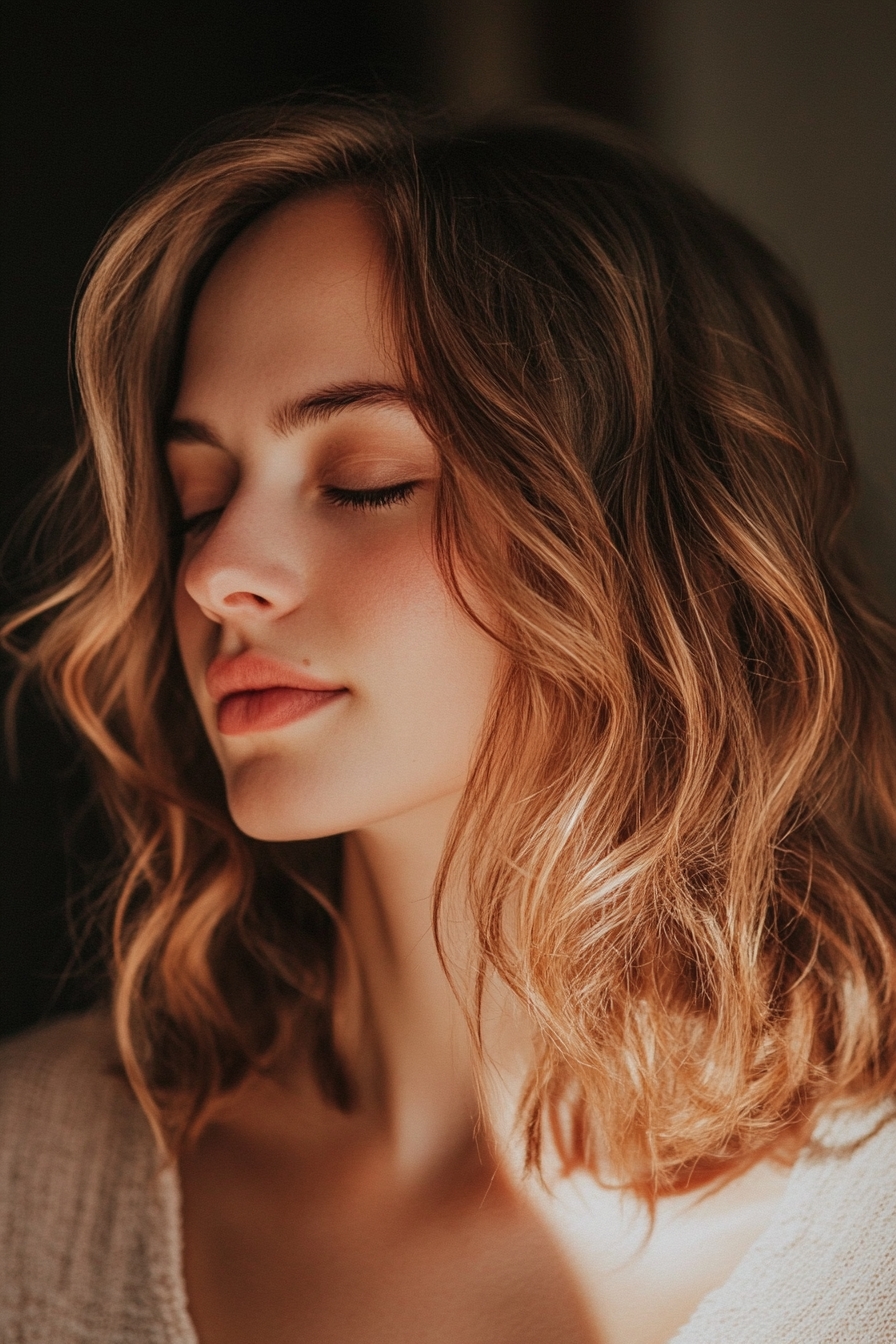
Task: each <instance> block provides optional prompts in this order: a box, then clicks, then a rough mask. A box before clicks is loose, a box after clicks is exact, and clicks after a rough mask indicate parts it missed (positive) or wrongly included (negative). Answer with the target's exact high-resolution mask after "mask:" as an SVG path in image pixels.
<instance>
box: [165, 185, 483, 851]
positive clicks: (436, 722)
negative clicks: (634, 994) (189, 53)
mask: <svg viewBox="0 0 896 1344" xmlns="http://www.w3.org/2000/svg"><path fill="white" fill-rule="evenodd" d="M382 284H383V281H382V272H381V266H380V259H379V248H378V242H377V238H376V234H375V231H374V228H373V225H372V223H371V221H370V219H369V218H368V216H367V214H366V212H365V210H364V208H363V206H362V205H361V204H360V203H359V202H358V200H357V198H355V197H354V196H352V195H351V194H350V193H349V192H347V191H332V192H328V193H326V194H322V195H320V196H317V197H313V198H310V199H306V200H302V201H290V202H287V203H285V204H283V205H281V206H279V207H278V208H277V209H276V210H273V211H272V212H270V213H269V214H267V215H266V216H264V217H263V218H262V219H260V220H259V221H257V222H256V223H255V224H254V225H252V226H251V227H250V228H249V229H248V230H246V232H245V233H244V234H242V235H241V236H240V237H239V238H238V239H237V241H236V242H235V243H234V244H233V245H232V246H231V248H230V249H229V250H228V251H227V253H226V254H225V255H224V257H223V258H222V259H221V261H220V262H219V263H218V265H217V266H216V267H215V269H214V270H213V271H212V274H211V276H210V277H209V279H208V281H207V282H206V285H205V287H204V288H203V290H202V293H201V294H200V297H199V301H198V303H197V305H196V310H195V313H194V315H193V319H192V322H191V326H190V331H189V337H188V341H187V348H186V354H185V358H184V367H183V374H182V379H181V385H180V389H179V393H178V396H177V402H176V405H175V408H174V413H173V424H172V428H171V434H170V439H169V443H168V448H167V455H168V462H169V466H170V470H171V474H172V478H173V480H174V485H175V489H176V491H177V495H178V499H179V501H180V505H181V510H182V512H183V516H184V519H185V537H184V558H183V562H182V564H181V568H180V572H179V577H178V585H177V595H176V606H175V620H176V626H177V634H178V641H179V644H180V649H181V654H182V657H183V662H184V666H185V668H186V672H187V677H188V679H189V682H190V686H191V688H192V691H193V694H194V696H195V698H196V702H197V705H198V707H199V711H200V714H201V715H202V719H203V722H204V724H205V727H206V731H207V732H208V735H209V739H210V741H211V744H212V747H213V748H214V751H215V753H216V755H217V757H218V760H219V762H220V764H221V768H222V770H223V772H224V777H225V781H226V784H227V793H228V799H229V804H230V808H231V812H232V814H233V817H234V819H235V821H236V822H237V824H238V825H239V826H240V827H241V828H242V829H243V830H244V831H246V832H247V833H248V834H250V835H254V836H257V837H259V838H261V839H270V840H286V839H302V838H308V837H311V836H319V835H327V834H337V833H340V832H344V831H349V830H355V829H359V828H361V827H364V826H368V825H372V824H375V823H376V822H377V821H381V820H385V819H387V818H390V817H394V816H398V815H401V814H404V813H408V812H410V811H413V809H415V808H417V807H421V806H423V805H425V804H427V803H430V802H433V801H435V800H436V799H438V798H442V797H447V796H449V795H451V794H454V793H457V792H458V791H459V790H460V789H461V788H462V787H463V784H464V781H465V779H466V776H467V773H468V769H469V763H470V758H471V752H472V750H473V746H474V744H475V741H476V738H477V735H478V733H479V730H480V728H481V726H482V722H483V718H484V715H485V710H486V705H487V702H488V697H489V693H490V690H491V687H492V683H493V680H494V675H495V668H496V660H497V651H496V646H495V645H494V644H493V643H492V642H491V641H490V640H489V639H488V638H487V637H486V636H485V635H484V634H483V633H482V632H481V631H479V630H478V629H477V628H476V627H475V626H474V625H473V624H472V623H471V622H470V621H469V620H468V619H467V618H466V617H465V616H464V615H463V614H462V613H461V611H460V610H459V609H458V607H457V606H456V604H455V603H454V602H453V601H452V599H451V598H450V596H449V594H448V591H447V589H446V587H445V585H444V582H443V580H442V578H441V575H440V574H439V572H438V570H437V568H436V566H435V564H434V560H433V555H432V548H431V514H432V501H433V487H434V483H435V480H436V477H437V475H438V469H439V468H438V458H437V455H436V453H435V450H434V448H433V445H432V444H431V442H430V441H429V439H428V438H427V437H426V435H425V434H424V433H423V431H422V429H421V427H420V425H419V424H418V422H417V420H416V419H415V418H414V416H413V414H412V412H411V410H410V408H409V407H408V406H407V404H406V403H405V402H404V400H403V399H402V393H401V386H400V374H399V370H398V367H397V363H396V360H395V357H394V353H393V347H392V344H391V341H390V337H389V333H388V331H387V329H386V325H385V322H384V316H383V312H384V306H383V289H382Z"/></svg>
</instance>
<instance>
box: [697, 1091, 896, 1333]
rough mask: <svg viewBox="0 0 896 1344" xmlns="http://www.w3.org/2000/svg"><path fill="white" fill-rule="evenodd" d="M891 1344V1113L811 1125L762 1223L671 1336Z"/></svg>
mask: <svg viewBox="0 0 896 1344" xmlns="http://www.w3.org/2000/svg"><path fill="white" fill-rule="evenodd" d="M722 1341H724V1344H896V1115H894V1107H893V1105H892V1104H890V1103H887V1104H885V1105H884V1106H881V1107H878V1108H877V1109H876V1110H865V1111H854V1112H849V1111H844V1112H843V1113H841V1115H839V1116H832V1117H830V1118H828V1119H827V1120H825V1121H824V1122H823V1124H822V1125H820V1126H819V1128H818V1129H816V1132H815V1135H814V1136H813V1139H812V1142H811V1143H810V1144H809V1145H808V1147H807V1148H806V1149H805V1150H804V1151H803V1154H802V1155H801V1157H800V1159H799V1161H798V1163H797V1165H796V1167H795V1169H794V1172H793V1174H792V1176H791V1179H790V1181H789V1183H788V1186H787V1189H786V1191H785V1194H784V1198H783V1201H782V1206H781V1208H780V1210H779V1212H778V1215H777V1216H776V1218H775V1220H774V1221H773V1223H772V1224H771V1226H770V1227H769V1228H768V1230H767V1231H766V1232H765V1233H764V1234H763V1235H762V1236H761V1237H760V1238H759V1239H758V1241H757V1242H756V1243H755V1245H754V1246H753V1247H752V1248H751V1249H750V1250H749V1251H748V1252H747V1254H746V1255H745V1257H744V1259H743V1260H742V1261H741V1263H740V1265H738V1267H737V1269H736V1270H735V1271H734V1273H733V1274H732V1275H731V1277H730V1279H729V1280H728V1281H727V1282H726V1283H725V1284H724V1285H723V1286H722V1287H721V1288H719V1289H717V1290H716V1291H715V1292H712V1293H710V1294H709V1295H708V1296H707V1297H706V1298H705V1299H704V1301H703V1302H702V1303H701V1304H700V1306H699V1307H698V1308H697V1311H696V1312H695V1313H694V1315H693V1316H692V1317H691V1319H690V1321H688V1323H687V1325H685V1326H684V1327H683V1328H682V1329H681V1330H680V1331H679V1332H678V1333H677V1334H676V1335H675V1337H674V1340H673V1341H671V1344H722Z"/></svg>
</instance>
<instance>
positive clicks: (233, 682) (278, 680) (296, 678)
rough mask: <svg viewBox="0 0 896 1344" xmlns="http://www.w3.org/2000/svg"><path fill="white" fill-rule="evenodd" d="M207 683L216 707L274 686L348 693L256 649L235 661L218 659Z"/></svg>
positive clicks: (207, 673) (209, 673) (342, 688)
mask: <svg viewBox="0 0 896 1344" xmlns="http://www.w3.org/2000/svg"><path fill="white" fill-rule="evenodd" d="M205 684H206V686H207V687H208V692H209V695H210V696H211V698H212V700H214V701H215V703H216V704H217V703H218V702H219V701H221V700H223V699H225V697H226V696H228V695H235V694H237V693H238V692H240V691H267V690H270V688H271V687H272V686H291V687H294V688H295V689H296V690H300V691H342V690H345V687H344V686H336V685H333V683H332V682H325V681H320V680H319V679H318V678H317V677H310V676H309V675H308V673H307V672H300V671H299V669H298V668H297V667H293V666H291V664H290V663H282V662H281V661H280V659H279V658H272V657H271V656H270V655H269V654H266V653H257V652H255V651H254V650H252V649H247V650H246V652H245V653H238V654H237V655H236V657H235V658H222V657H218V658H214V659H213V660H212V662H211V663H210V664H209V667H208V671H207V672H206V674H205Z"/></svg>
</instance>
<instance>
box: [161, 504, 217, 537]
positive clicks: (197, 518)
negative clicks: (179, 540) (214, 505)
mask: <svg viewBox="0 0 896 1344" xmlns="http://www.w3.org/2000/svg"><path fill="white" fill-rule="evenodd" d="M223 512H224V510H223V509H203V511H202V513H194V514H193V516H192V518H180V519H178V521H177V522H176V523H175V524H174V526H173V527H172V529H171V535H172V537H187V536H192V535H193V534H194V533H195V532H204V531H205V529H206V528H207V527H211V525H212V524H213V523H214V522H215V521H216V520H217V519H218V518H220V516H221V514H222V513H223Z"/></svg>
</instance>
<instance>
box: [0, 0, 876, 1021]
mask: <svg viewBox="0 0 896 1344" xmlns="http://www.w3.org/2000/svg"><path fill="white" fill-rule="evenodd" d="M14 13H15V17H14V19H13V20H12V22H11V23H10V25H9V29H8V32H7V38H6V42H5V47H4V65H5V70H4V72H3V75H4V78H3V89H4V92H3V99H4V108H3V144H2V155H3V184H4V188H3V189H4V200H3V209H2V216H0V217H2V230H3V236H2V249H0V264H2V267H3V284H2V313H0V340H2V360H0V386H2V420H0V423H2V426H3V444H2V464H3V473H4V479H3V487H2V492H0V521H2V524H3V527H4V531H5V530H7V528H8V527H9V525H10V524H11V523H12V522H13V521H14V520H15V519H16V517H17V516H18V515H19V513H20V512H21V510H22V508H23V507H24V505H25V504H26V503H27V501H28V499H29V498H30V497H31V496H32V495H33V493H34V491H35V489H36V486H37V485H38V483H39V482H40V480H41V479H43V477H44V476H45V475H46V473H47V472H48V471H50V470H51V469H52V467H53V466H54V465H55V464H57V463H58V462H59V461H60V460H61V459H62V458H63V457H64V456H65V454H66V452H67V451H68V449H69V447H70V442H71V430H70V412H69V393H68V381H67V341H68V323H69V314H70V310H71V304H72V299H73V295H74V292H75V289H76V286H77V282H78V277H79V275H80V273H81V271H82V269H83V267H84V265H85V263H86V261H87V259H88V257H89V255H90V251H91V249H92V247H93V245H94V243H95V242H96V240H97V238H98V237H99V235H100V233H101V232H102V230H103V228H104V227H105V225H106V224H107V223H108V222H109V220H110V219H111V218H112V217H113V216H114V215H115V214H116V213H117V211H118V210H119V209H120V208H121V206H122V205H123V204H124V203H125V202H126V201H127V200H128V199H129V197H130V196H131V195H132V194H133V193H134V192H135V191H136V190H137V189H138V188H139V187H140V186H141V184H142V183H143V182H144V181H145V180H146V179H147V177H149V176H150V175H151V174H152V173H154V172H155V171H156V170H157V169H158V168H159V166H160V165H161V164H162V163H163V162H164V161H165V159H166V158H167V157H168V156H169V155H170V154H171V153H172V152H173V151H174V150H175V149H176V148H177V146H178V145H179V144H180V143H181V142H182V141H183V140H184V138H185V137H187V136H189V135H190V134H191V133H192V132H194V131H195V130H196V129H197V128H198V127H200V126H202V125H203V124H204V123H206V122H208V121H209V120H211V119H212V118H214V117H216V116H219V115H221V114H223V113H226V112H230V111H233V110H235V109H238V108H240V107H243V106H245V105H248V104H251V103H253V102H257V101H260V100H263V99H268V98H273V97H277V96H281V95H284V94H290V93H294V92H296V91H300V90H307V91H309V92H310V91H313V90H315V89H321V88H325V89H334V88H339V89H348V90H363V91H387V90H394V91H396V92H399V93H401V94H403V95H405V96H406V97H408V98H410V99H412V100H414V101H418V102H424V103H428V104H432V103H448V104H452V105H455V106H458V107H463V108H465V109H485V108H487V107H489V106H492V105H495V104H501V103H507V102H519V101H527V100H532V99H551V100H555V101H559V102H564V103H566V104H569V105H571V106H575V107H580V108H585V109H589V110H591V111H595V112H598V113H601V114H603V115H605V116H609V117H612V118H614V119H616V120H618V121H621V122H624V123H626V124H628V125H630V126H634V127H635V128H637V129H640V130H642V131H645V132H647V133H648V134H649V135H651V136H652V137H653V138H654V139H655V140H656V141H657V142H658V143H659V144H660V146H661V147H662V148H664V149H665V150H666V152H667V153H668V154H669V155H670V156H671V157H672V158H673V159H676V160H677V161H678V162H679V163H680V164H681V165H682V166H684V167H685V168H686V169H688V170H689V171H690V172H691V173H692V174H693V175H694V176H695V177H697V179H698V180H700V181H701V182H702V183H703V185H705V186H706V187H707V188H708V189H710V190H711V191H712V192H713V193H714V194H715V195H717V196H719V197H720V198H722V199H724V200H725V201H726V202H727V203H728V204H729V205H732V206H733V207H734V208H735V209H736V210H738V211H739V212H740V213H741V214H742V215H743V216H744V217H746V218H747V219H748V221H749V222H750V223H751V224H753V226H754V227H756V228H757V229H758V230H759V231H760V232H761V233H763V234H764V235H765V236H766V237H767V238H768V239H769V240H770V241H771V242H772V243H773V245H775V246H777V248H778V250H779V251H781V252H782V253H783V254H784V255H785V256H786V257H787V258H788V260H790V261H791V263H792V264H793V265H794V266H795V267H796V269H797V270H798V272H800V273H801V275H802V276H803V278H804V280H805V282H806V283H807V285H808V287H809V289H810V292H811V293H812V294H813V296H814V298H815V300H816V302H817V304H818V306H819V309H820V312H821V316H822V321H823V325H824V326H825V328H826V331H827V334H828V338H829V340H830V343H831V346H832V350H833V353H834V358H835V363H836V365H837V368H838V372H839V376H840V378H841V382H842V385H843V388H844V393H845V396H846V400H847V407H848V411H849V414H850V418H851V420H852V423H853V428H854V430H855V432H856V437H857V441H858V447H859V452H860V460H861V463H862V470H863V475H864V481H865V488H864V492H863V498H862V501H861V506H860V511H859V514H858V517H857V531H858V535H859V540H860V543H861V545H862V547H863V550H864V553H865V555H866V558H867V562H868V565H869V568H870V569H871V571H872V572H873V574H874V575H875V578H876V582H877V584H878V588H879V591H880V593H881V595H882V597H883V599H884V600H885V601H888V602H890V603H893V602H894V601H896V591H894V590H896V485H894V442H893V440H894V420H896V409H894V395H893V388H894V386H896V369H894V366H893V356H894V347H896V332H894V325H896V261H894V255H893V245H892V244H893V238H892V223H893V220H892V215H893V203H894V195H896V192H894V148H893V127H894V126H896V108H894V106H893V101H894V96H893V87H894V84H896V81H894V79H893V76H894V73H896V71H894V64H896V61H894V47H896V32H894V30H896V6H894V5H893V4H892V0H855V2H854V3H847V0H714V2H713V3H711V4H710V3H708V2H707V0H553V2H551V0H454V2H452V0H292V2H291V3H284V2H283V0H280V3H277V2H276V0H244V2H243V3H239V2H238V0H231V3H212V2H211V0H205V2H204V3H191V0H181V2H180V3H177V4H175V3H172V2H171V0H82V2H81V3H79V4H77V5H76V4H73V3H72V4H56V5H53V4H44V5H30V6H27V7H26V6H17V7H16V10H15V11H14ZM6 574H7V578H6V589H5V601H6V602H8V601H9V600H10V598H11V597H13V596H14V592H15V588H16V559H15V553H14V552H13V554H12V555H11V556H10V559H9V561H8V563H7V569H6ZM19 742H20V768H19V773H18V776H17V777H15V778H14V777H13V776H12V775H11V774H10V772H9V771H8V770H7V771H6V773H5V774H4V777H3V781H2V784H3V792H2V808H3V811H2V833H0V1031H12V1030H16V1029H18V1028H20V1027H22V1026H25V1025H27V1024H28V1023H29V1022H32V1021H34V1020H36V1019H37V1018H39V1017H41V1016H42V1015H45V1014H47V1013H49V1012H53V1011H59V1010H61V1009H64V1008H68V1007H72V1006H78V1005H80V1004H82V1003H85V1002H87V1001H89V999H90V996H91V995H92V994H93V993H94V992H95V987H96V984H97V980H96V973H95V971H92V970H91V957H92V955H93V952H94V951H95V949H93V948H92V947H91V945H90V944H88V945H87V946H86V947H85V948H83V949H82V950H81V952H80V954H78V955H76V954H75V952H74V944H73V940H72V934H71V929H70V925H71V922H72V911H74V912H75V915H77V911H78V910H79V909H83V906H84V902H85V900H86V899H87V893H88V892H89V890H90V879H91V875H93V877H94V886H95V885H96V883H95V876H96V871H97V868H98V866H101V865H102V863H103V861H104V860H105V861H106V862H107V863H108V861H109V860H108V855H109V845H108V842H107V838H106V836H105V835H104V831H103V826H102V823H101V821H100V820H99V818H98V817H97V815H96V814H95V813H94V812H93V811H92V810H91V809H90V807H89V805H87V804H86V803H85V800H86V799H87V797H88V792H89V790H88V785H87V780H86V778H85V776H84V772H83V769H82V767H81V765H80V763H79V757H78V752H77V748H76V746H75V744H74V743H73V742H72V740H71V739H70V737H69V736H68V735H67V733H66V732H65V730H64V729H63V728H62V727H61V726H59V725H58V724H55V723H54V722H53V721H52V719H51V718H50V716H49V715H48V714H47V712H46V711H45V710H43V709H41V707H40V705H39V704H37V703H36V702H34V701H33V700H29V701H26V703H25V705H24V708H23V712H22V715H21V717H20V729H19ZM73 967H74V968H75V969H72V968H73ZM67 968H68V970H69V973H68V974H66V975H64V976H63V972H64V971H66V969H67Z"/></svg>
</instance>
